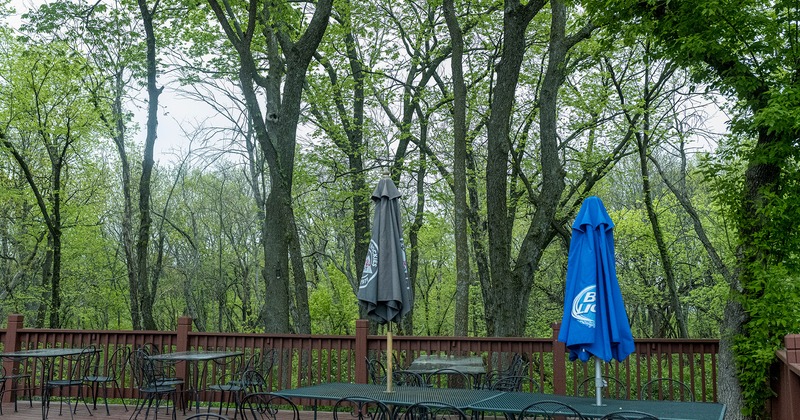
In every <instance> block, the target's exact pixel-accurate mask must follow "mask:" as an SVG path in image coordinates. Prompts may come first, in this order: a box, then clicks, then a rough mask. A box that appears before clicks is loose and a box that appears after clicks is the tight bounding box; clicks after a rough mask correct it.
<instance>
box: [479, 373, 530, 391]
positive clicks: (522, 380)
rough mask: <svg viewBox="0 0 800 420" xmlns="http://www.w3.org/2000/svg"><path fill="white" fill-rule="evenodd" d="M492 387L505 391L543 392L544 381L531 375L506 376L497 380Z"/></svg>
mask: <svg viewBox="0 0 800 420" xmlns="http://www.w3.org/2000/svg"><path fill="white" fill-rule="evenodd" d="M491 389H493V390H495V391H505V392H531V393H542V389H543V387H542V382H541V381H540V380H538V379H536V378H531V377H530V376H525V375H520V376H506V377H503V378H500V379H498V380H497V381H495V382H494V383H493V384H492V386H491Z"/></svg>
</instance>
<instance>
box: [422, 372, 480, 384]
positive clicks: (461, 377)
mask: <svg viewBox="0 0 800 420" xmlns="http://www.w3.org/2000/svg"><path fill="white" fill-rule="evenodd" d="M425 384H426V385H428V386H430V387H433V388H459V389H472V388H473V385H472V379H471V378H470V376H469V375H467V374H466V373H464V372H462V371H460V370H458V369H453V368H442V369H437V370H436V371H434V372H431V373H429V374H427V375H425Z"/></svg>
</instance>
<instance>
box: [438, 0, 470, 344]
mask: <svg viewBox="0 0 800 420" xmlns="http://www.w3.org/2000/svg"><path fill="white" fill-rule="evenodd" d="M443 7H444V15H445V20H446V21H447V29H448V31H449V32H450V43H451V44H452V50H453V53H452V57H451V58H450V69H451V71H452V73H453V195H454V197H453V198H454V203H453V205H454V207H455V215H454V220H453V232H454V234H455V247H456V309H455V313H454V316H455V317H454V320H453V327H454V329H453V334H454V335H455V336H466V335H467V334H468V331H469V285H470V268H469V237H468V234H467V212H468V210H467V169H466V164H467V86H466V84H465V83H464V69H463V59H464V39H463V34H462V32H461V27H460V26H459V23H458V19H457V18H456V11H455V6H454V4H453V0H445V1H444V3H443Z"/></svg>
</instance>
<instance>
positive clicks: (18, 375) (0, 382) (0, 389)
mask: <svg viewBox="0 0 800 420" xmlns="http://www.w3.org/2000/svg"><path fill="white" fill-rule="evenodd" d="M3 359H4V358H0V368H3V365H4V360H3ZM7 359H9V360H11V361H12V362H13V368H12V369H11V371H10V372H8V371H6V370H5V368H3V369H2V371H0V375H2V376H0V400H2V398H3V394H5V393H6V392H10V393H11V394H12V395H11V399H12V400H13V401H14V412H17V394H18V392H19V391H22V396H23V397H24V396H25V395H27V396H28V404H29V405H30V406H31V407H33V397H32V395H33V387H32V385H31V374H30V373H27V372H25V371H24V370H20V368H24V366H26V365H23V364H22V363H20V362H21V360H20V359H19V358H7ZM9 385H10V386H9ZM20 385H22V386H20ZM0 414H3V407H2V404H0Z"/></svg>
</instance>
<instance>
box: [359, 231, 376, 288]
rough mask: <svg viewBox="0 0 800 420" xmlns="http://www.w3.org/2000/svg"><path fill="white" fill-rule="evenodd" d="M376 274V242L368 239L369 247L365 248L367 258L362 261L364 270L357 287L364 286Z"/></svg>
mask: <svg viewBox="0 0 800 420" xmlns="http://www.w3.org/2000/svg"><path fill="white" fill-rule="evenodd" d="M377 275H378V244H377V243H376V242H375V241H369V249H368V250H367V259H366V261H364V271H363V272H362V274H361V282H360V283H359V285H358V288H359V289H363V288H364V287H366V286H367V285H368V284H369V282H371V281H372V280H373V279H374V278H375V276H377Z"/></svg>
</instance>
